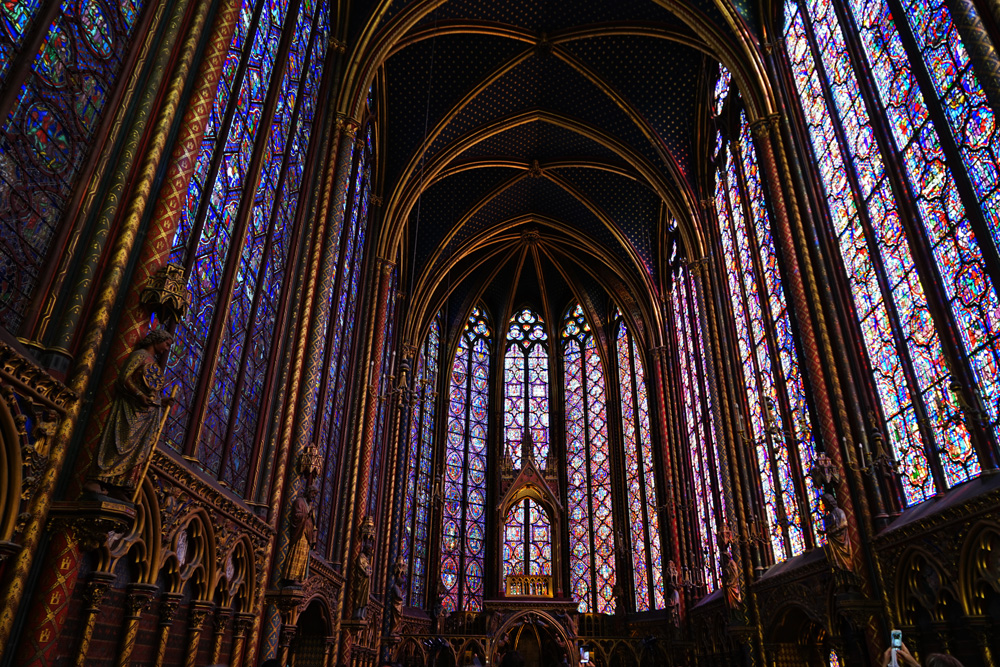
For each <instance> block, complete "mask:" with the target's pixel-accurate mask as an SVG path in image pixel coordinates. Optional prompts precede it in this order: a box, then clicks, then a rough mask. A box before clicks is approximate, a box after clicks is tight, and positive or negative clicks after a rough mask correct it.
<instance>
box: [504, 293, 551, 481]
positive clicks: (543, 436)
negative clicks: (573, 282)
mask: <svg viewBox="0 0 1000 667" xmlns="http://www.w3.org/2000/svg"><path fill="white" fill-rule="evenodd" d="M547 341H548V335H547V334H546V333H545V324H544V322H542V319H541V318H540V317H539V316H538V314H537V313H535V312H534V311H532V310H530V309H527V308H525V309H523V310H521V311H520V312H518V313H517V314H515V315H514V316H513V317H511V319H510V324H509V326H508V328H507V349H506V352H505V353H504V442H505V449H506V452H507V455H508V456H510V457H511V460H512V461H513V462H514V468H515V469H517V470H520V469H521V468H522V466H523V464H524V462H523V461H522V460H521V440H523V439H524V432H525V428H527V429H528V430H529V431H530V432H531V437H532V441H533V442H534V451H533V452H532V456H533V457H534V460H535V465H536V466H538V468H539V469H540V470H544V468H545V459H546V457H548V454H549V354H548V348H547Z"/></svg>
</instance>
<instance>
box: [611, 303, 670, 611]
mask: <svg viewBox="0 0 1000 667" xmlns="http://www.w3.org/2000/svg"><path fill="white" fill-rule="evenodd" d="M617 328H618V331H617V336H616V350H617V356H618V380H619V387H620V390H621V394H620V398H621V405H622V435H623V436H624V443H625V485H626V496H627V497H628V517H629V533H630V535H631V538H632V576H633V582H634V586H635V607H636V610H637V611H646V610H649V609H662V608H663V606H664V592H663V567H662V562H661V553H660V522H659V515H658V512H657V509H658V506H657V502H656V474H655V471H654V463H653V448H652V442H651V441H650V425H649V403H648V400H647V396H646V378H645V368H644V366H643V363H642V358H641V357H640V356H639V351H638V349H636V347H635V345H634V342H633V341H632V337H631V335H630V334H629V331H628V327H627V326H626V324H625V321H624V320H623V319H622V317H621V313H620V312H619V313H618V316H617Z"/></svg>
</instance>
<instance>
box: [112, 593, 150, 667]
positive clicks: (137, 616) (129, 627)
mask: <svg viewBox="0 0 1000 667" xmlns="http://www.w3.org/2000/svg"><path fill="white" fill-rule="evenodd" d="M154 595H156V586H154V585H152V584H129V586H128V589H127V592H126V595H125V626H124V628H123V629H122V641H121V645H120V646H119V647H118V657H117V659H116V660H115V665H116V666H117V667H129V665H130V664H131V662H132V650H133V649H134V648H135V636H136V634H137V633H138V632H139V621H140V620H141V619H142V612H143V611H144V610H145V609H146V606H147V605H149V601H150V600H152V599H153V596H154Z"/></svg>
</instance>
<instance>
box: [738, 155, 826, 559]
mask: <svg viewBox="0 0 1000 667" xmlns="http://www.w3.org/2000/svg"><path fill="white" fill-rule="evenodd" d="M734 145H735V148H734V151H733V156H734V158H735V157H737V156H738V157H740V158H741V159H738V160H736V162H735V164H734V167H735V170H736V177H737V180H738V181H739V187H740V191H741V193H742V195H743V197H742V201H743V210H744V220H753V219H754V218H753V212H752V210H751V209H750V188H749V187H748V186H747V176H746V173H745V172H744V170H743V160H742V157H743V150H744V147H743V146H742V144H741V143H740V142H739V141H737V142H735V144H734ZM745 231H746V235H747V241H748V243H747V246H748V248H749V250H750V261H751V262H753V268H754V275H755V283H756V285H757V290H758V292H759V293H760V297H761V298H760V299H759V302H760V307H761V313H762V315H763V318H762V322H761V325H762V327H763V330H764V341H765V345H766V350H765V353H766V354H768V355H769V357H770V358H771V359H772V367H771V373H772V375H773V378H774V385H773V386H774V391H775V395H776V396H777V397H778V405H777V408H778V410H779V411H780V415H781V423H783V424H786V425H787V426H786V428H785V429H782V430H781V432H780V433H778V434H776V435H774V437H775V439H776V440H777V439H778V438H781V439H782V440H783V441H784V443H785V447H786V451H787V452H788V461H789V467H790V472H791V473H792V474H791V477H792V481H793V483H794V484H795V488H794V489H793V490H792V491H793V492H794V493H795V502H796V503H797V504H798V506H799V507H800V511H799V516H800V524H801V525H800V528H801V530H802V534H803V537H804V540H805V543H806V544H805V546H806V548H807V549H810V548H812V547H814V546H815V536H814V535H813V530H812V529H813V523H812V521H809V520H808V518H807V517H809V515H810V509H811V508H810V507H809V504H808V502H806V501H805V500H804V499H806V498H809V491H808V489H807V488H806V485H805V473H804V471H803V469H802V460H801V452H800V451H799V443H798V441H797V440H796V438H795V431H794V429H795V422H794V420H793V419H792V408H791V399H790V398H789V397H788V379H787V378H786V377H785V369H784V367H783V366H782V364H781V361H780V353H779V347H778V341H777V334H776V333H775V330H774V322H775V320H776V319H777V318H776V317H775V315H774V313H773V312H772V311H771V300H770V299H769V298H767V296H768V289H767V286H766V285H765V280H764V279H763V276H764V264H763V261H762V260H761V256H760V246H761V240H760V239H759V238H757V230H756V228H755V226H754V225H751V224H746V225H745ZM786 316H787V310H786ZM803 418H805V416H804V415H803ZM775 465H776V464H775ZM786 516H787V513H786ZM787 546H788V547H789V549H788V550H789V551H790V544H789V545H787Z"/></svg>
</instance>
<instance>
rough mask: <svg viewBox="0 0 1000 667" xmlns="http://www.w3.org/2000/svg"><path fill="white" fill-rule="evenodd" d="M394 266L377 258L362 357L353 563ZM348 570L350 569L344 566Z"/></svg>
mask: <svg viewBox="0 0 1000 667" xmlns="http://www.w3.org/2000/svg"><path fill="white" fill-rule="evenodd" d="M394 266H395V265H394V264H393V263H392V262H390V261H389V260H386V259H379V260H378V283H377V284H378V289H377V290H375V293H374V299H373V303H372V304H371V310H370V311H369V312H371V313H372V318H371V320H370V323H371V329H369V331H370V332H371V340H370V347H369V350H368V354H367V355H366V356H364V357H363V358H364V359H366V360H370V362H371V363H369V364H368V365H367V370H368V374H367V375H364V374H363V377H364V380H365V388H366V391H365V401H364V413H363V414H364V417H363V422H362V426H361V434H360V436H361V437H360V438H359V442H360V447H359V448H358V451H357V453H356V455H355V457H354V463H355V466H354V471H353V472H354V474H353V475H352V478H353V479H352V480H351V484H350V487H349V488H350V489H351V491H350V494H351V497H350V501H349V503H350V505H351V507H352V508H353V512H351V514H352V515H353V516H352V517H351V520H350V521H349V522H348V523H347V525H349V526H351V536H352V537H354V538H355V539H354V541H353V544H352V546H351V549H350V559H349V561H348V563H349V564H353V563H354V562H355V561H356V559H357V557H358V555H359V554H360V553H361V540H360V539H357V535H358V534H359V532H360V530H361V524H362V521H364V519H365V514H366V511H367V506H368V493H369V491H370V488H369V487H370V478H371V467H372V449H373V446H374V441H375V426H376V424H375V422H376V420H377V419H378V404H379V399H378V390H379V388H378V377H377V375H378V371H377V369H376V368H375V366H376V364H377V363H378V360H380V359H382V355H383V349H384V347H385V324H386V316H387V312H386V306H387V305H388V297H389V283H390V282H391V280H390V279H391V276H392V269H393V267H394ZM348 571H350V570H349V569H348ZM350 600H351V598H350V596H348V597H347V598H346V600H345V602H346V603H345V604H344V609H345V613H344V618H350V614H349V613H348V612H350V613H351V614H353V611H354V608H353V604H352V603H351V602H350Z"/></svg>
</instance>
